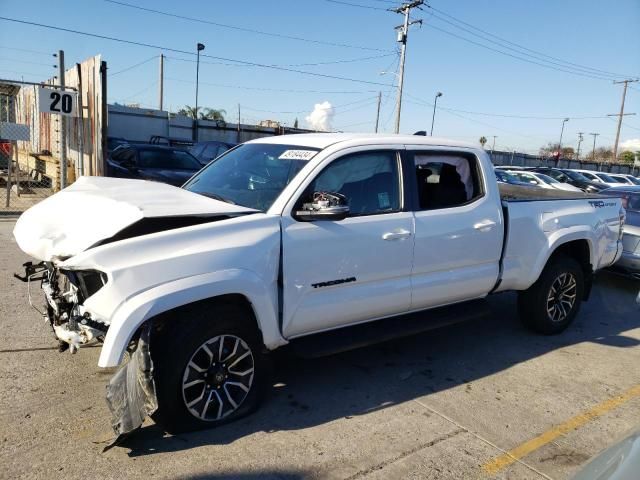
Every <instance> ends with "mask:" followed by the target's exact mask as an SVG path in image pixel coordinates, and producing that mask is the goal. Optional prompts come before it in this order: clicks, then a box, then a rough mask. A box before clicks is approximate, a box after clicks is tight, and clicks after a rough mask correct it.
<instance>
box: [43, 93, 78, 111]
mask: <svg viewBox="0 0 640 480" xmlns="http://www.w3.org/2000/svg"><path fill="white" fill-rule="evenodd" d="M49 98H50V99H52V100H53V101H52V102H51V105H50V106H49V109H50V110H51V111H52V112H60V111H62V113H71V111H72V110H73V97H71V95H69V94H68V93H63V94H60V93H58V92H51V94H50V95H49ZM58 104H61V107H62V110H60V108H59V107H58Z"/></svg>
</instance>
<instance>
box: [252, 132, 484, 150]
mask: <svg viewBox="0 0 640 480" xmlns="http://www.w3.org/2000/svg"><path fill="white" fill-rule="evenodd" d="M346 142H350V143H351V142H355V143H362V144H371V143H374V144H387V143H390V144H398V143H400V144H411V145H433V146H446V147H463V148H476V149H477V148H480V147H479V146H478V145H476V144H472V143H469V142H461V141H458V140H450V139H446V138H440V137H426V136H423V135H396V134H389V133H300V134H293V135H278V136H274V137H263V138H258V139H255V140H251V141H249V142H247V143H271V144H278V145H297V146H301V147H311V148H321V149H322V148H326V147H328V146H329V145H334V144H336V143H346Z"/></svg>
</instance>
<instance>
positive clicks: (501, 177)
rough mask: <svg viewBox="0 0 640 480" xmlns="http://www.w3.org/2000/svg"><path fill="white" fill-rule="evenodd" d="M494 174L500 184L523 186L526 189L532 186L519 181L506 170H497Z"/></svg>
mask: <svg viewBox="0 0 640 480" xmlns="http://www.w3.org/2000/svg"><path fill="white" fill-rule="evenodd" d="M494 173H495V175H496V179H497V180H498V182H502V183H510V184H511V185H521V186H526V187H530V186H531V184H530V183H527V182H522V181H520V180H518V179H517V178H516V177H514V176H513V175H512V174H511V173H510V172H508V171H506V170H501V169H496V170H494Z"/></svg>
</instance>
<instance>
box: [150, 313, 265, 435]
mask: <svg viewBox="0 0 640 480" xmlns="http://www.w3.org/2000/svg"><path fill="white" fill-rule="evenodd" d="M247 310H248V309H247V308H244V307H242V306H239V305H236V304H211V303H202V304H198V305H194V306H189V307H185V308H184V309H180V310H178V311H176V312H175V313H173V314H172V316H173V317H179V318H168V319H167V320H166V321H165V322H164V325H166V326H167V328H166V329H164V331H162V332H161V333H159V335H158V337H159V339H158V341H155V342H154V340H155V339H152V342H151V354H152V358H153V361H154V370H155V371H154V379H155V384H156V395H157V397H158V410H157V411H156V412H155V413H154V414H153V415H152V418H153V419H154V420H155V421H156V422H157V423H159V424H160V425H162V426H163V427H164V428H165V429H166V430H167V431H168V432H171V433H177V432H185V431H191V430H200V429H204V428H212V427H215V426H217V425H221V424H223V423H227V422H229V421H232V420H235V419H237V418H240V417H242V416H244V415H247V414H249V413H251V412H252V411H254V410H255V409H256V408H257V407H258V405H259V403H260V400H261V399H262V397H263V395H264V393H265V390H266V386H267V384H268V378H269V371H270V368H269V358H268V355H267V354H266V353H265V351H264V346H263V344H262V340H261V337H260V334H259V332H258V331H257V329H256V327H255V323H254V322H253V318H252V317H251V312H248V311H247Z"/></svg>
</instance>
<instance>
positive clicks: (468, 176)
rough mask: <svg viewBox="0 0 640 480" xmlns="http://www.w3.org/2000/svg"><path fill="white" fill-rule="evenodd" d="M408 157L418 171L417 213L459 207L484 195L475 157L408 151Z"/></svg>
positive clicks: (416, 180)
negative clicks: (418, 211)
mask: <svg viewBox="0 0 640 480" xmlns="http://www.w3.org/2000/svg"><path fill="white" fill-rule="evenodd" d="M407 158H408V163H409V165H410V167H411V168H412V169H413V171H414V172H415V180H414V182H415V188H416V202H415V203H416V204H417V205H416V208H417V209H418V210H434V209H440V208H453V207H459V206H462V205H467V204H469V203H472V202H474V201H476V200H477V199H479V198H481V197H483V196H484V192H485V188H484V182H483V180H482V175H481V171H480V164H479V161H478V159H477V157H476V156H475V155H473V154H467V153H463V152H440V151H408V152H407Z"/></svg>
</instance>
